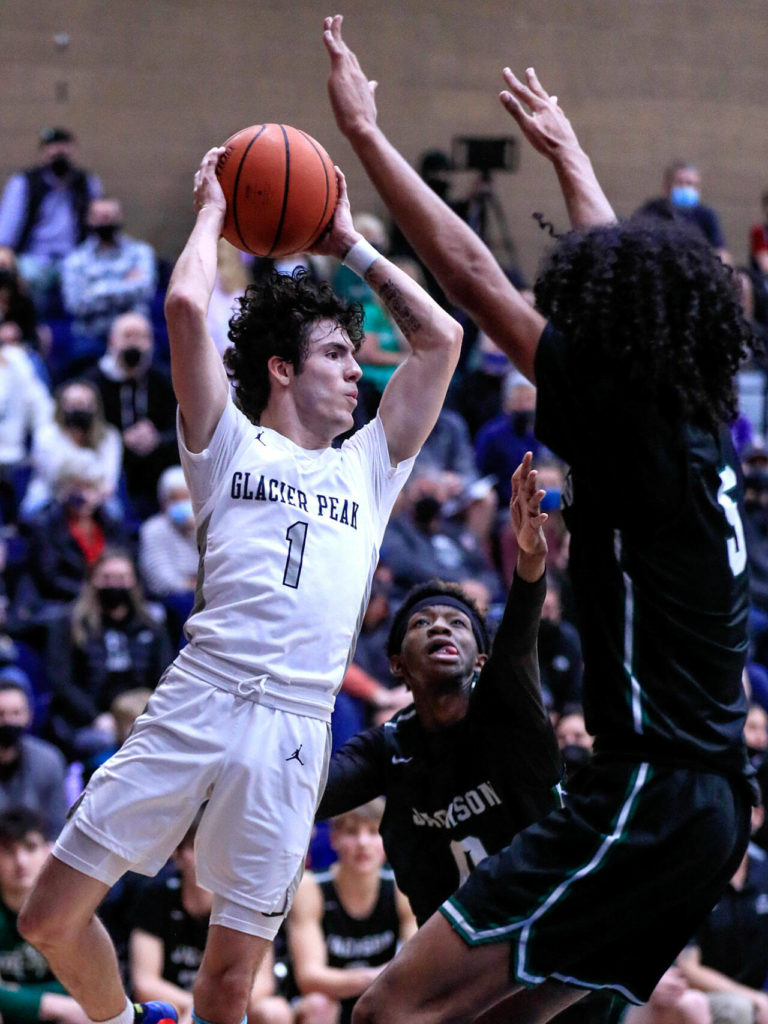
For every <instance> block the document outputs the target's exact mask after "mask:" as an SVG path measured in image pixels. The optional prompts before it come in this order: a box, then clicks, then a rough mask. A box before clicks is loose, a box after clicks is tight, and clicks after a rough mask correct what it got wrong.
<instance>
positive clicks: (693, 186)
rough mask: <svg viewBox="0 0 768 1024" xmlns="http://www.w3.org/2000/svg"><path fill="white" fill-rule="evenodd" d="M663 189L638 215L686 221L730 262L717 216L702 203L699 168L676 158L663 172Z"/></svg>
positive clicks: (725, 260)
mask: <svg viewBox="0 0 768 1024" xmlns="http://www.w3.org/2000/svg"><path fill="white" fill-rule="evenodd" d="M664 190H665V192H666V195H664V196H661V197H660V198H658V199H649V200H648V202H647V203H645V204H644V205H643V206H641V207H640V209H639V210H638V211H637V215H639V216H642V217H658V218H661V219H663V220H676V221H682V222H683V223H685V224H689V225H690V226H691V228H692V229H693V230H695V231H696V232H698V233H699V234H701V235H703V236H704V237H705V238H706V240H707V241H708V242H709V244H710V245H711V246H712V248H713V249H716V250H717V252H718V254H719V256H720V258H721V259H722V261H723V262H724V263H732V262H733V261H732V259H731V255H730V253H729V252H728V250H727V249H726V247H725V235H724V234H723V229H722V227H721V226H720V218H719V217H718V215H717V213H716V212H715V211H714V210H713V209H712V208H711V207H709V206H705V205H704V203H702V202H701V174H700V172H699V169H698V168H697V167H694V165H693V164H691V163H689V161H687V160H675V161H674V162H673V163H671V164H670V165H669V167H667V169H666V170H665V171H664Z"/></svg>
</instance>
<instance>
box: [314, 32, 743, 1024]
mask: <svg viewBox="0 0 768 1024" xmlns="http://www.w3.org/2000/svg"><path fill="white" fill-rule="evenodd" d="M324 39H325V43H326V47H327V49H328V50H329V52H330V55H331V61H332V70H331V77H330V81H329V88H330V94H331V102H332V105H333V108H334V113H335V115H336V120H337V123H338V125H339V127H340V129H341V130H342V132H343V133H344V134H345V135H346V136H347V138H348V139H349V141H350V143H351V144H352V146H353V148H354V149H355V152H356V153H357V154H358V156H359V157H360V159H361V161H362V163H363V165H364V166H365V169H366V171H367V172H368V174H369V176H370V177H371V179H372V181H373V182H374V184H375V185H376V187H377V189H378V190H379V192H380V194H381V196H382V197H383V199H384V200H385V202H386V203H387V205H388V207H389V209H390V212H391V213H392V214H393V216H394V217H395V220H396V221H397V223H398V225H399V226H400V228H401V229H402V230H403V232H404V233H405V234H406V236H407V237H408V239H409V241H410V242H411V244H412V245H413V247H414V249H415V250H416V251H417V253H418V255H419V256H420V257H421V259H422V260H423V261H424V262H425V263H426V264H427V266H428V267H429V269H430V270H431V271H432V273H433V274H434V275H435V277H436V278H437V280H438V281H439V283H440V284H441V286H442V287H443V288H444V290H445V291H446V293H447V294H448V295H449V296H450V297H451V298H452V300H453V301H454V302H455V303H456V304H457V305H461V306H463V307H464V308H465V309H466V310H467V311H468V313H469V315H470V316H471V317H472V319H473V320H474V321H475V322H476V323H477V324H478V326H479V327H480V328H481V329H482V330H483V331H484V332H485V333H486V334H487V335H489V337H491V338H492V339H493V340H494V341H495V342H496V344H497V345H499V346H500V347H501V348H502V349H503V350H504V351H505V352H506V353H507V355H508V356H509V357H510V359H511V360H512V361H513V363H515V365H516V366H517V368H518V369H519V370H520V371H521V372H522V373H524V374H525V375H526V376H527V377H528V378H529V379H530V380H532V381H535V382H536V383H537V385H538V389H539V395H538V412H537V432H538V435H539V436H540V438H541V440H542V441H543V442H544V443H545V444H547V445H548V446H549V447H551V448H552V449H553V450H554V451H555V452H556V453H557V454H558V455H560V456H561V457H562V458H564V459H566V460H567V461H568V462H569V463H570V467H571V476H570V481H569V485H568V487H567V488H566V493H565V506H566V515H567V519H568V523H569V526H570V529H571V531H572V542H571V559H570V571H571V575H572V580H573V589H574V594H575V597H576V600H577V604H578V612H579V619H580V628H581V634H582V644H583V650H584V662H585V672H584V683H583V688H584V704H585V709H586V719H587V728H588V729H589V731H590V732H592V733H593V734H594V735H595V737H596V739H595V750H596V756H595V760H594V763H593V765H592V766H591V768H590V770H589V771H588V772H586V773H583V774H582V775H581V776H580V778H579V785H578V786H575V787H573V789H572V790H569V796H568V801H567V804H566V806H565V807H564V808H563V809H561V810H558V811H555V812H553V813H552V814H551V815H549V816H547V817H546V818H545V819H544V820H543V821H542V822H540V823H536V824H534V825H532V826H530V827H529V828H527V829H525V830H524V831H523V832H521V833H519V834H518V835H517V836H516V837H515V839H514V840H513V841H512V843H511V844H510V845H509V847H507V848H506V849H505V850H503V851H501V852H500V853H498V854H496V855H494V856H492V857H489V858H487V859H486V860H484V861H482V862H481V864H480V865H478V867H477V869H476V870H475V871H474V872H473V873H472V874H471V875H470V877H469V879H468V881H467V882H466V883H465V885H464V886H463V887H462V888H461V889H460V890H459V891H458V893H457V894H456V895H455V896H453V897H452V898H451V899H449V900H448V901H447V902H446V903H445V904H444V905H443V906H442V907H441V912H440V913H439V914H436V915H434V916H433V917H432V918H430V920H429V921H428V922H427V923H426V924H425V925H424V927H423V928H422V929H421V930H420V931H419V934H418V935H417V936H416V937H415V938H414V940H413V942H411V943H409V945H408V947H407V948H406V949H405V950H403V952H402V954H401V955H400V956H399V957H397V958H396V959H395V961H394V962H393V964H392V965H391V966H390V968H389V969H388V970H387V971H386V972H385V973H384V974H383V975H382V976H381V977H380V978H379V979H378V980H377V982H376V983H375V984H374V985H373V986H372V987H371V989H370V990H369V991H368V993H366V995H365V996H364V997H363V999H362V1000H361V1002H360V1004H359V1005H358V1013H357V1015H356V1024H362V1022H370V1021H374V1020H375V1021H376V1022H377V1024H380V1022H382V1021H389V1020H392V1021H400V1020H408V1021H410V1022H412V1024H413V1022H419V1021H423V1020H425V1019H428V1020H429V1021H430V1022H432V1021H438V1020H439V1021H465V1020H475V1021H476V1022H480V1021H482V1024H491V1022H492V1021H497V1020H498V1021H501V1020H508V1019H511V1020H524V1021H526V1022H539V1021H546V1020H549V1019H551V1018H552V1017H553V1016H554V1015H555V1014H556V1013H558V1012H559V1011H560V1010H562V1009H563V1008H565V1007H566V1006H568V1005H570V1004H571V1003H573V1002H575V1001H576V1000H577V999H579V998H580V997H581V996H582V995H583V994H584V992H585V991H587V990H590V989H593V990H600V989H606V990H608V991H609V992H612V993H615V994H616V995H617V996H618V997H622V998H623V999H625V1000H629V1001H631V1002H642V1001H644V1000H646V999H647V998H648V996H649V994H650V992H651V991H652V989H653V987H654V985H655V983H656V981H657V980H658V979H659V977H660V976H661V975H662V973H663V972H664V970H665V968H666V967H667V966H668V965H669V964H670V963H671V961H672V960H673V958H674V956H675V955H676V954H677V953H678V952H679V950H680V948H681V947H682V946H683V945H684V943H685V942H686V941H687V939H688V938H689V937H690V935H691V934H692V933H693V931H694V930H695V928H696V926H697V924H698V923H699V922H700V921H701V920H702V919H703V918H704V917H705V916H706V913H707V911H708V910H709V908H710V907H711V906H712V905H713V904H714V903H715V902H716V900H717V898H718V896H719V894H720V892H721V891H722V890H723V888H724V887H725V885H726V884H727V882H728V879H729V878H730V876H731V874H732V873H733V870H734V869H735V867H736V865H737V864H738V863H739V861H740V859H741V856H742V854H743V852H744V849H745V847H746V844H747V840H748V834H749V802H750V799H752V793H751V789H750V784H749V781H750V780H749V769H748V766H747V761H746V756H745V751H744V745H743V740H742V727H743V724H744V719H745V715H746V700H745V696H744V693H743V690H742V685H741V671H742V666H743V662H744V655H745V649H746V624H747V623H746V620H747V576H746V552H745V549H744V536H743V530H742V525H741V520H740V517H739V500H740V481H739V467H738V464H737V461H736V457H735V453H734V451H733V447H732V444H731V441H730V437H729V432H728V429H727V424H728V422H729V420H730V418H731V417H732V416H733V415H734V413H735V395H734V388H733V376H734V373H735V371H736V369H737V367H738V364H739V362H740V359H741V358H742V357H743V355H744V354H745V353H746V351H747V350H748V348H749V347H750V346H751V343H752V339H751V333H750V331H749V327H748V325H747V323H746V321H745V319H744V317H743V314H742V311H741V309H740V306H739V303H738V301H737V296H736V289H735V286H734V284H733V281H732V278H731V274H730V272H729V271H728V270H727V269H726V268H724V267H723V265H722V264H721V263H720V261H719V260H718V259H717V257H716V256H715V255H714V254H713V253H712V252H711V251H710V249H709V248H708V247H707V246H706V245H703V244H702V243H701V242H700V240H698V239H696V238H694V237H692V236H690V235H689V234H687V232H685V230H681V229H679V228H678V227H676V226H674V225H659V224H648V223H646V224H644V223H642V222H633V221H630V222H628V223H625V224H617V223H616V219H615V216H614V213H613V210H612V209H611V207H610V204H609V203H608V201H607V199H606V198H605V196H604V194H603V192H602V190H601V188H600V186H599V183H598V182H597V179H596V177H595V175H594V172H593V170H592V166H591V163H590V161H589V159H588V157H587V156H586V154H585V153H584V151H583V150H582V149H581V147H580V146H579V143H578V140H577V139H576V136H575V134H574V132H573V129H572V128H571V125H570V123H569V122H568V120H567V119H566V117H565V115H564V114H563V112H562V110H561V109H560V107H559V106H558V103H557V99H556V98H555V97H550V96H549V95H548V93H547V92H546V91H545V90H544V89H543V88H542V86H541V84H540V83H539V81H538V79H537V77H536V75H535V73H534V72H533V69H528V71H527V72H526V82H525V83H523V82H521V81H519V80H518V79H517V78H516V77H515V76H514V75H513V74H512V72H511V71H509V69H505V72H504V78H505V81H506V85H507V90H506V91H504V92H503V93H502V94H501V101H502V104H503V105H504V107H505V108H506V109H507V110H508V111H509V113H510V114H511V115H512V116H513V117H514V119H515V121H516V122H517V124H518V125H519V127H520V129H521V131H522V132H523V134H524V135H525V136H526V137H527V138H528V140H529V141H530V142H531V143H532V145H533V146H534V148H536V149H537V150H538V151H540V152H541V153H543V154H544V155H545V156H547V157H548V158H549V159H550V160H551V161H552V163H553V165H554V167H555V170H556V172H557V175H558V180H559V183H560V185H561V188H562V191H563V195H564V198H565V201H566V205H567V208H568V212H569V215H570V218H571V223H572V226H573V227H574V229H576V230H574V232H572V233H571V234H569V235H567V236H565V237H564V238H561V239H559V240H558V243H557V245H556V246H555V248H554V250H553V252H552V254H551V256H550V257H549V261H548V263H547V264H546V265H545V267H544V270H543V272H542V273H541V274H540V277H539V279H538V281H537V284H536V289H535V293H536V300H537V308H536V309H534V308H532V307H531V306H529V305H528V304H527V303H526V302H525V301H524V300H523V298H522V297H521V296H520V295H519V294H518V293H517V291H516V290H515V289H514V287H513V286H512V285H511V284H510V282H509V281H508V279H507V278H506V275H505V274H504V273H503V271H502V270H501V268H500V267H499V266H498V264H497V263H496V261H495V260H494V258H493V256H492V254H491V253H490V252H489V250H488V249H487V248H486V246H485V245H484V244H483V242H482V240H480V239H479V238H478V237H477V235H475V234H474V232H472V231H471V229H469V228H468V227H467V225H465V224H464V223H463V222H462V221H461V220H460V219H459V218H457V217H456V216H455V215H453V214H452V213H451V211H450V210H449V209H447V208H446V207H445V205H444V204H443V203H442V202H441V201H440V199H439V197H437V196H436V195H435V194H434V193H433V192H432V191H431V190H430V189H429V187H428V186H426V185H425V184H424V182H422V181H421V179H420V178H419V176H418V175H417V174H416V173H415V172H414V171H413V170H412V169H411V168H410V167H408V165H407V164H406V163H405V161H404V160H403V159H402V157H401V156H400V155H399V154H398V153H397V152H396V151H395V150H394V149H393V147H392V146H391V145H390V143H389V142H388V141H387V139H386V138H385V136H384V135H383V133H382V132H381V129H380V128H379V127H378V125H377V123H376V108H375V104H374V99H373V91H372V88H371V86H370V83H369V82H368V81H367V80H366V78H365V76H364V75H363V73H362V71H361V69H360V66H359V64H358V62H357V59H356V58H355V56H354V54H352V53H351V51H350V50H349V49H348V48H347V47H346V45H345V44H344V42H343V40H342V38H341V19H340V18H338V17H337V18H334V19H328V20H327V21H326V23H325V36H324ZM415 978H418V979H420V980H419V981H418V982H416V983H414V980H413V979H415Z"/></svg>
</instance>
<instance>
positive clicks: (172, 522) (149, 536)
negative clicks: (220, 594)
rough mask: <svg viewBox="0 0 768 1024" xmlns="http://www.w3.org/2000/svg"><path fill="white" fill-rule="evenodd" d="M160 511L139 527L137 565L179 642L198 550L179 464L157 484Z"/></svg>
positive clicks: (191, 595) (189, 603)
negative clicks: (163, 608) (163, 609)
mask: <svg viewBox="0 0 768 1024" xmlns="http://www.w3.org/2000/svg"><path fill="white" fill-rule="evenodd" d="M157 498H158V502H159V504H160V510H161V511H160V512H158V513H157V515H154V516H151V517H150V518H149V519H147V521H146V522H145V523H143V524H142V526H141V527H140V529H139V569H140V571H141V577H142V579H143V580H144V585H145V587H146V589H147V592H148V593H149V594H150V595H151V596H152V597H154V598H157V599H158V600H159V601H161V602H162V604H163V606H164V607H165V610H166V612H167V614H168V625H169V629H170V631H171V634H172V636H173V637H174V639H175V641H176V642H178V641H180V639H181V629H182V626H183V625H184V623H185V622H186V620H187V617H188V615H189V613H190V612H191V610H192V603H193V601H194V596H195V582H196V580H197V564H198V559H199V554H198V550H197V537H196V531H195V517H194V514H193V511H192V499H191V498H190V495H189V488H188V487H187V481H186V479H185V477H184V471H183V469H182V468H181V466H171V467H170V468H169V469H166V470H165V471H164V473H163V474H162V476H161V477H160V482H159V483H158V485H157Z"/></svg>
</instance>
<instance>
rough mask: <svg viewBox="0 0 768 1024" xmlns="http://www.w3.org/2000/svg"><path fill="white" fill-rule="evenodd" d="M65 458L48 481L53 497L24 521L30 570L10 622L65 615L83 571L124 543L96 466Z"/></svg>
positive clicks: (43, 619) (22, 623) (42, 619)
mask: <svg viewBox="0 0 768 1024" xmlns="http://www.w3.org/2000/svg"><path fill="white" fill-rule="evenodd" d="M89 462H90V460H88V459H87V458H86V464H85V465H82V466H79V465H78V464H77V462H75V463H74V464H67V463H64V464H63V465H62V466H60V467H59V472H58V476H56V477H55V479H54V481H53V497H52V498H51V500H50V501H48V502H47V503H46V504H45V505H43V507H42V508H40V509H38V510H37V512H35V513H34V515H31V516H29V517H28V519H27V520H26V521H25V522H24V523H23V530H24V533H25V535H26V537H27V544H28V565H29V571H28V572H27V574H26V576H25V577H24V581H23V583H22V584H20V586H19V588H18V590H17V593H16V597H15V600H14V609H13V611H14V621H15V622H16V624H17V626H18V627H22V626H23V625H24V623H31V624H34V623H38V622H47V621H49V620H51V619H55V618H59V617H60V616H61V615H66V614H67V608H68V606H69V605H70V604H71V602H72V601H74V600H75V598H76V597H77V596H78V594H79V593H80V590H81V588H82V585H83V581H84V580H85V577H86V574H87V572H88V568H89V566H92V565H93V564H94V563H95V561H96V560H97V558H99V557H100V555H101V554H102V553H103V551H104V549H105V547H107V545H110V544H123V543H125V540H126V534H125V530H124V526H123V522H122V520H121V519H119V518H116V517H115V516H114V514H113V512H112V511H111V506H110V505H109V504H107V503H106V502H105V501H104V487H103V484H102V477H101V474H100V472H99V470H98V468H97V467H95V466H93V465H90V464H89Z"/></svg>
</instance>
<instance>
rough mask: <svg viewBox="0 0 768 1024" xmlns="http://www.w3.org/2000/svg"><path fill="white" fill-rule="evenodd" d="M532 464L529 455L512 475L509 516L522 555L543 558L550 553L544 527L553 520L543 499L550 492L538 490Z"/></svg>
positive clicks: (525, 456)
mask: <svg viewBox="0 0 768 1024" xmlns="http://www.w3.org/2000/svg"><path fill="white" fill-rule="evenodd" d="M532 461H533V454H532V452H526V453H525V455H524V456H523V461H522V462H521V463H520V465H519V466H518V467H517V469H516V470H515V472H514V473H513V474H512V499H511V501H510V503H509V514H510V518H511V520H512V529H513V530H514V531H515V537H516V538H517V545H518V547H519V548H520V551H521V552H524V553H525V554H526V555H535V556H537V557H539V558H543V557H544V556H545V555H546V553H547V540H546V537H545V536H544V530H543V527H544V523H546V521H547V519H548V518H549V517H548V515H547V513H546V512H542V511H541V499H542V498H543V497H544V495H545V494H546V491H543V490H537V488H536V476H537V474H536V470H535V469H531V462H532Z"/></svg>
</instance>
